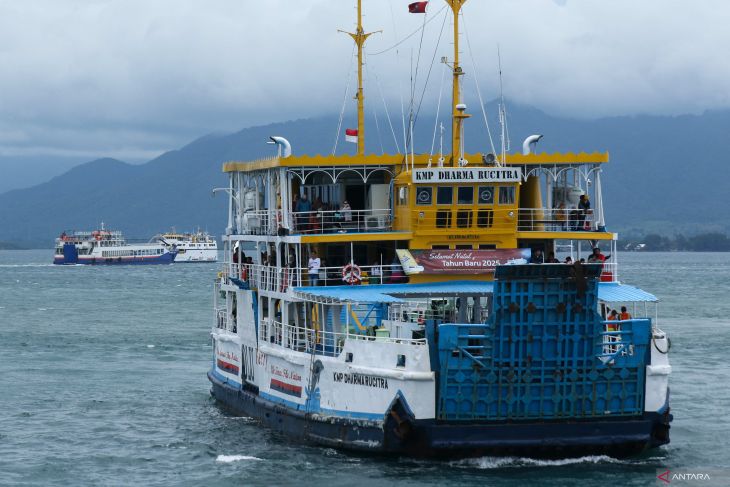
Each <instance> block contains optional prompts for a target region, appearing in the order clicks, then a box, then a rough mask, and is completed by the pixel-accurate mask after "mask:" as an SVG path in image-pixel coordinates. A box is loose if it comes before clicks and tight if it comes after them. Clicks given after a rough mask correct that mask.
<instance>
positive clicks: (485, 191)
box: [479, 186, 494, 205]
mask: <svg viewBox="0 0 730 487" xmlns="http://www.w3.org/2000/svg"><path fill="white" fill-rule="evenodd" d="M479 204H480V205H493V204H494V186H479Z"/></svg>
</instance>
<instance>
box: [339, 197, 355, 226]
mask: <svg viewBox="0 0 730 487" xmlns="http://www.w3.org/2000/svg"><path fill="white" fill-rule="evenodd" d="M340 213H341V214H342V219H343V220H344V221H345V224H347V223H352V208H350V203H348V202H347V200H345V201H343V202H342V207H341V208H340Z"/></svg>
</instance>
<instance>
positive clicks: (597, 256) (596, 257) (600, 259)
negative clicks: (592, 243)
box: [588, 247, 611, 264]
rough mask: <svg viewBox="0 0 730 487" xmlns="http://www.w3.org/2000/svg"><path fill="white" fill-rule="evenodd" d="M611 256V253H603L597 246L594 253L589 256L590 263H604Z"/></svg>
mask: <svg viewBox="0 0 730 487" xmlns="http://www.w3.org/2000/svg"><path fill="white" fill-rule="evenodd" d="M610 258H611V254H609V255H608V256H605V255H603V254H602V253H601V249H600V248H598V247H595V248H594V249H593V253H592V254H591V256H590V257H588V263H589V264H603V263H604V262H606V261H607V260H608V259H610Z"/></svg>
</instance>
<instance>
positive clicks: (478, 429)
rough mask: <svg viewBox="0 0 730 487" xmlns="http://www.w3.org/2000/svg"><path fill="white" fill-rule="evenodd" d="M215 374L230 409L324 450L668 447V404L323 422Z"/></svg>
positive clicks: (492, 452)
mask: <svg viewBox="0 0 730 487" xmlns="http://www.w3.org/2000/svg"><path fill="white" fill-rule="evenodd" d="M216 375H217V374H215V372H213V371H211V372H208V379H209V380H210V381H211V383H212V387H211V391H210V392H211V395H212V396H213V397H214V398H215V399H216V401H217V402H218V403H219V404H221V405H222V406H223V407H224V408H225V409H226V410H227V411H229V412H230V413H232V414H234V415H237V416H247V417H251V418H253V419H255V420H257V421H259V422H260V423H262V424H264V425H265V426H267V427H269V428H271V429H273V430H274V431H276V432H278V433H282V434H284V435H286V436H287V437H289V438H291V439H294V440H297V441H303V442H308V443H313V444H316V445H320V446H327V447H332V448H338V449H342V450H350V451H355V452H369V453H374V454H397V455H404V456H410V457H426V458H440V459H451V458H467V457H481V456H516V457H528V458H548V459H555V458H578V457H585V456H589V455H607V456H610V457H614V458H627V457H632V456H636V455H638V454H640V453H642V452H644V451H646V450H649V449H651V448H655V447H658V446H661V445H664V444H668V443H669V423H670V422H671V420H672V417H671V414H670V412H669V408H668V406H665V407H664V408H662V411H661V412H647V413H645V414H644V415H643V416H642V417H638V418H622V419H611V420H603V421H597V420H591V421H556V422H539V423H537V422H530V423H508V424H504V423H503V424H495V423H489V424H487V423H478V422H477V423H474V422H465V423H453V422H452V423H443V422H439V421H434V420H415V421H413V422H408V423H407V424H406V426H405V427H404V426H403V423H404V422H403V421H402V419H400V418H399V417H398V416H399V415H398V414H397V413H396V412H395V411H394V410H393V409H391V410H390V411H389V413H390V414H389V415H386V416H384V421H370V420H362V419H348V418H341V417H332V416H319V415H312V414H309V413H305V412H303V411H296V410H293V409H292V408H288V407H286V406H283V405H281V404H277V403H275V402H272V401H269V400H267V399H265V398H263V397H261V396H259V395H258V394H257V393H256V392H255V391H249V390H246V389H245V388H240V387H234V386H232V385H230V384H229V383H227V382H224V381H222V380H220V379H219V378H218V377H216Z"/></svg>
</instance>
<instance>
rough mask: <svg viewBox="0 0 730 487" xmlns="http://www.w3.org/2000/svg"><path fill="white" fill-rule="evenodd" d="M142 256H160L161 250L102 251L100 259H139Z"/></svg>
mask: <svg viewBox="0 0 730 487" xmlns="http://www.w3.org/2000/svg"><path fill="white" fill-rule="evenodd" d="M143 255H162V249H145V250H104V251H102V253H101V256H102V257H132V256H135V257H140V256H143Z"/></svg>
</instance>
